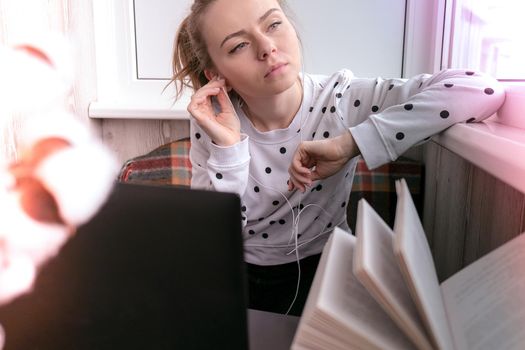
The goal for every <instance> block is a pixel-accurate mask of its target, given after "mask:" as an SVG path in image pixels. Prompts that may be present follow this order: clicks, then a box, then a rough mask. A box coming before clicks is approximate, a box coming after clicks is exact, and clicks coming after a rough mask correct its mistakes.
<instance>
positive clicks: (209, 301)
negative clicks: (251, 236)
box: [0, 183, 247, 350]
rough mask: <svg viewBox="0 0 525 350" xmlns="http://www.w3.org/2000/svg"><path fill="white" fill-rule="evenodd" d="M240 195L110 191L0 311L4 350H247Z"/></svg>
mask: <svg viewBox="0 0 525 350" xmlns="http://www.w3.org/2000/svg"><path fill="white" fill-rule="evenodd" d="M245 283H246V282H245V276H244V262H243V253H242V237H241V221H240V200H239V198H238V196H237V195H234V194H228V193H219V192H210V191H197V190H190V189H187V188H180V187H174V186H167V187H165V186H145V185H136V184H120V183H119V184H116V186H115V189H114V191H113V193H112V195H111V196H110V198H109V199H108V201H107V203H106V204H105V205H104V206H103V208H102V209H101V210H100V212H99V213H98V214H97V215H96V216H95V217H94V218H93V219H92V220H91V221H90V222H89V223H87V224H86V225H84V226H82V227H80V228H79V230H78V232H77V233H76V234H75V236H73V237H72V238H71V239H70V240H69V241H68V242H67V243H66V245H65V246H64V247H63V249H62V250H61V252H60V253H59V255H58V256H57V257H55V258H54V259H52V260H51V261H50V262H49V263H48V264H47V265H45V266H44V267H43V268H42V269H41V270H40V273H39V275H38V277H37V280H36V282H35V285H34V288H33V290H32V292H31V293H29V294H26V295H24V296H21V297H19V298H17V299H15V300H14V301H13V302H11V303H9V304H7V305H4V306H2V307H1V308H0V324H2V326H3V327H4V330H5V333H6V345H5V346H6V347H5V349H6V350H10V349H246V348H247V321H246V307H247V306H246V305H247V301H246V284H245Z"/></svg>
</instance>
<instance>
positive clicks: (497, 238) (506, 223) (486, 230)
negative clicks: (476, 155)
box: [464, 168, 525, 266]
mask: <svg viewBox="0 0 525 350" xmlns="http://www.w3.org/2000/svg"><path fill="white" fill-rule="evenodd" d="M470 187H471V192H470V198H469V202H470V205H469V212H468V215H467V220H468V225H467V227H466V240H465V256H464V265H465V266H466V265H468V264H469V263H472V262H473V261H475V260H477V259H478V258H480V257H481V256H483V255H485V254H487V253H488V252H490V251H492V250H494V249H496V248H497V247H499V246H500V245H502V244H503V243H505V242H507V241H508V240H510V239H511V238H513V237H515V236H516V235H518V234H519V233H521V232H522V225H523V223H522V217H523V210H524V201H525V197H524V195H523V194H522V193H520V192H518V191H516V190H515V189H514V188H512V187H510V186H508V185H507V184H505V183H502V182H501V181H499V180H497V179H496V178H494V177H493V176H491V175H489V174H488V173H486V172H485V171H483V170H481V169H478V168H474V171H473V174H472V182H471V184H470Z"/></svg>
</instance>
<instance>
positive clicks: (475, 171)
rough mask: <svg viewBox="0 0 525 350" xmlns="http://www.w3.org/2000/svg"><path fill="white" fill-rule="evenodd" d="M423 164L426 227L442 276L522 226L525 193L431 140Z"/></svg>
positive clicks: (490, 247) (513, 234) (486, 250)
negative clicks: (424, 170) (424, 169)
mask: <svg viewBox="0 0 525 350" xmlns="http://www.w3.org/2000/svg"><path fill="white" fill-rule="evenodd" d="M425 164H426V165H425V168H426V179H425V207H424V214H425V215H424V227H425V231H426V233H427V237H428V239H429V243H430V244H431V247H432V250H433V255H434V261H435V263H436V270H437V274H438V278H439V280H440V281H443V280H444V279H446V278H447V277H449V276H451V275H452V274H454V273H455V272H457V271H459V270H460V269H462V268H463V267H465V266H467V265H468V264H470V263H472V262H473V261H475V260H477V259H479V258H480V257H481V256H483V255H484V254H486V253H488V252H490V251H492V250H494V249H495V248H497V247H499V246H500V245H501V244H503V243H505V242H507V241H508V240H510V239H512V238H513V237H515V236H516V235H518V234H520V233H521V232H523V231H525V222H524V221H525V220H524V216H525V214H524V213H525V194H523V193H521V192H519V191H517V190H515V189H514V188H512V187H510V186H509V185H507V184H505V183H503V182H501V181H500V180H498V179H496V178H495V177H493V176H491V175H490V174H488V173H487V172H485V171H483V170H481V169H479V168H476V167H474V166H473V165H471V164H470V163H468V162H467V161H465V160H464V159H463V158H461V157H459V156H457V155H456V154H454V153H452V152H450V151H448V150H447V149H445V148H442V147H441V146H439V145H437V144H435V143H433V142H431V143H429V144H428V145H427V149H426V152H425Z"/></svg>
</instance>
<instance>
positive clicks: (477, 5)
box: [449, 0, 525, 80]
mask: <svg viewBox="0 0 525 350" xmlns="http://www.w3.org/2000/svg"><path fill="white" fill-rule="evenodd" d="M454 5H455V6H454V9H453V21H452V28H451V29H452V31H451V32H452V37H451V43H450V44H451V45H450V51H449V54H450V57H449V58H450V62H449V63H450V67H453V68H472V69H479V70H482V71H484V72H486V73H489V74H491V75H493V76H495V77H497V78H498V79H500V80H525V29H524V27H523V14H524V13H525V1H523V0H456V1H455V2H454Z"/></svg>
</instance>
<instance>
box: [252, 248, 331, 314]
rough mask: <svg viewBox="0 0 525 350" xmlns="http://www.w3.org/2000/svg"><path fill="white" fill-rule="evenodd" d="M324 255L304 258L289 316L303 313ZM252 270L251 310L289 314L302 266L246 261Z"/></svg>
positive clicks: (301, 261) (301, 262) (293, 263)
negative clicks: (295, 297)
mask: <svg viewBox="0 0 525 350" xmlns="http://www.w3.org/2000/svg"><path fill="white" fill-rule="evenodd" d="M320 257H321V254H318V255H313V256H310V257H307V258H304V259H302V260H300V264H301V280H300V285H299V293H298V295H297V299H296V300H295V302H294V304H293V307H292V309H291V310H290V312H289V313H288V314H289V315H296V316H300V315H301V314H302V311H303V307H304V304H305V302H306V298H307V297H308V292H309V291H310V286H311V284H312V281H313V279H314V276H315V271H316V269H317V265H318V263H319V259H320ZM246 266H247V273H248V302H249V307H250V308H251V309H256V310H263V311H271V312H276V313H280V314H284V313H286V311H288V309H289V308H290V305H292V301H293V298H294V296H295V292H296V289H297V278H298V272H299V270H298V265H297V262H296V261H294V262H291V263H288V264H282V265H272V266H260V265H253V264H246Z"/></svg>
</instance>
